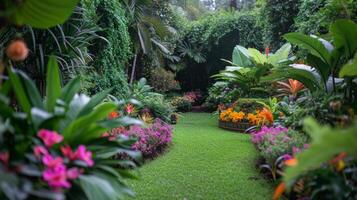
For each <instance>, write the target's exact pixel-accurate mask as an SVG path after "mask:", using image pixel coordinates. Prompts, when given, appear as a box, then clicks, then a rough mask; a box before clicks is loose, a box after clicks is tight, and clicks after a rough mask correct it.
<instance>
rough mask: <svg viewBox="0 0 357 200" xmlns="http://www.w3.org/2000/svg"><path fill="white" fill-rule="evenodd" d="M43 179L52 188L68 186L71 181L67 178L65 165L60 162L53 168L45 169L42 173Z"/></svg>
mask: <svg viewBox="0 0 357 200" xmlns="http://www.w3.org/2000/svg"><path fill="white" fill-rule="evenodd" d="M42 177H43V179H44V180H45V181H46V182H47V183H48V185H49V186H50V187H52V188H54V189H60V188H67V189H68V188H70V187H71V183H70V182H68V180H67V171H66V166H65V165H63V164H61V165H58V166H56V167H54V168H49V169H46V170H45V171H44V172H43V173H42Z"/></svg>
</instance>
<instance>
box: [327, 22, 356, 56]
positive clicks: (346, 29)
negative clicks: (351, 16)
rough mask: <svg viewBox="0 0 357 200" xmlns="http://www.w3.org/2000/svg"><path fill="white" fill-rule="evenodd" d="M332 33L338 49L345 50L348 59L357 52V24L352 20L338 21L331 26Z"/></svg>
mask: <svg viewBox="0 0 357 200" xmlns="http://www.w3.org/2000/svg"><path fill="white" fill-rule="evenodd" d="M330 32H331V33H332V37H333V40H334V44H335V46H336V48H338V49H339V48H343V49H344V50H345V52H346V53H347V55H348V57H352V56H353V55H354V54H355V53H356V51H357V38H356V35H357V24H356V23H354V22H352V21H351V20H345V19H342V20H337V21H336V22H335V23H333V24H332V25H331V29H330Z"/></svg>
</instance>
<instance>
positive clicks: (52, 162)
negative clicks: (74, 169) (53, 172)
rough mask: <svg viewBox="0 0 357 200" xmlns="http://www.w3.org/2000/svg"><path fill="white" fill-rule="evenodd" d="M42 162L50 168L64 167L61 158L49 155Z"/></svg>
mask: <svg viewBox="0 0 357 200" xmlns="http://www.w3.org/2000/svg"><path fill="white" fill-rule="evenodd" d="M42 162H43V164H44V165H45V166H46V167H48V168H56V167H58V166H61V165H63V159H62V158H61V157H56V158H53V157H52V156H51V155H49V154H47V155H45V156H43V158H42Z"/></svg>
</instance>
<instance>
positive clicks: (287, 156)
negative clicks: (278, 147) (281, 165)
mask: <svg viewBox="0 0 357 200" xmlns="http://www.w3.org/2000/svg"><path fill="white" fill-rule="evenodd" d="M283 158H284V161H287V160H290V159H292V158H293V157H292V156H291V155H290V154H284V155H283Z"/></svg>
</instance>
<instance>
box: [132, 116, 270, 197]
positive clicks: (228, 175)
mask: <svg viewBox="0 0 357 200" xmlns="http://www.w3.org/2000/svg"><path fill="white" fill-rule="evenodd" d="M257 157H258V153H257V151H256V150H255V148H254V146H253V144H252V143H251V142H250V136H249V135H246V134H239V133H236V132H231V131H225V130H222V129H219V128H218V127H217V116H212V115H211V114H206V113H188V114H184V115H183V117H182V118H181V119H180V121H179V123H178V124H177V125H176V127H175V131H174V140H173V146H172V147H171V148H170V149H169V151H168V152H167V153H166V154H164V155H162V156H160V157H159V158H157V159H156V160H154V161H151V162H149V163H147V164H145V165H144V166H143V167H142V168H141V169H140V173H141V178H140V179H139V180H133V181H130V182H129V184H130V185H131V186H132V187H133V189H134V191H135V192H136V194H137V195H136V199H140V200H150V199H155V200H171V199H180V200H196V199H205V200H210V199H217V200H223V199H224V200H225V199H234V200H239V199H242V200H250V199H252V200H259V199H271V197H272V193H273V188H272V185H271V184H270V183H269V182H267V181H266V180H264V179H263V178H262V176H261V175H260V174H259V173H258V170H257V169H256V167H255V166H256V160H257Z"/></svg>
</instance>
